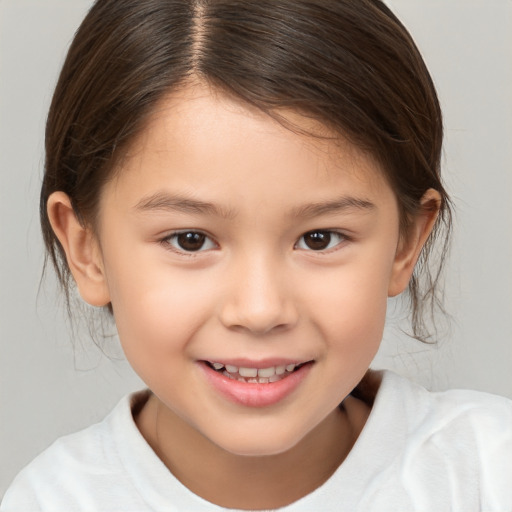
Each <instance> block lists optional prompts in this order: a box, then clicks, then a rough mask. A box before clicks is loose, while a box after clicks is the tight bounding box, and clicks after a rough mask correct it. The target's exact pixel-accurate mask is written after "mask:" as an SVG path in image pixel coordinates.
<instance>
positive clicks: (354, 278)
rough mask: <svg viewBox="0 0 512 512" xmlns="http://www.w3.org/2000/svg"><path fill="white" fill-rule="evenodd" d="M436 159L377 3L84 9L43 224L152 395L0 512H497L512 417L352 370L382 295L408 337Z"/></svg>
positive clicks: (46, 466) (429, 112) (441, 197)
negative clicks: (402, 307) (405, 307)
mask: <svg viewBox="0 0 512 512" xmlns="http://www.w3.org/2000/svg"><path fill="white" fill-rule="evenodd" d="M441 142H442V124H441V112H440V109H439V104H438V101H437V97H436V93H435V90H434V87H433V85H432V81H431V79H430V76H429V74H428V72H427V70H426V68H425V66H424V63H423V61H422V59H421V57H420V55H419V53H418V51H417V49H416V47H415V45H414V43H413V42H412V40H411V38H410V36H409V35H408V33H407V32H406V30H405V29H404V28H403V26H402V25H401V24H400V22H399V21H398V20H397V19H396V18H395V16H394V15H393V14H392V13H391V12H390V11H389V9H388V8H386V7H385V5H384V4H382V3H381V2H380V1H378V0H357V1H355V0H337V1H332V2H331V1H326V0H308V1H306V0H300V1H299V0H293V1H286V0H272V1H270V0H268V1H265V0H264V1H260V2H257V3H255V2H251V1H248V0H247V1H243V0H239V1H233V0H231V1H228V0H213V1H206V0H196V1H193V0H144V1H141V0H99V1H97V2H96V3H95V4H94V6H93V7H92V9H91V10H90V12H89V14H88V15H87V17H86V19H85V20H84V22H83V23H82V25H81V27H80V29H79V31H78V32H77V34H76V37H75V39H74V42H73V44H72V46H71V48H70V51H69V53H68V57H67V59H66V62H65V64H64V68H63V70H62V73H61V77H60V80H59V83H58V85H57V88H56V91H55V95H54V98H53V102H52V106H51V109H50V113H49V117H48V124H47V133H46V155H47V159H46V171H45V177H44V182H43V187H42V192H41V221H42V226H43V234H44V238H45V242H46V245H47V249H48V252H49V256H50V258H51V260H52V262H53V263H54V265H55V268H56V270H57V274H58V276H59V279H60V280H61V283H62V284H63V286H64V287H65V290H69V286H70V281H71V279H72V280H73V282H74V283H76V286H77V288H78V290H79V293H80V295H81V296H82V298H83V299H84V300H85V301H86V302H87V303H89V304H91V305H93V306H97V307H104V308H106V309H108V310H109V311H110V313H111V314H112V315H113V317H114V319H115V322H116V326H117V330H118V332H119V337H120V340H121V344H122V346H123V349H124V351H125V354H126V357H127V359H128V360H129V361H130V363H131V365H132V366H133V368H134V369H135V371H136V372H137V373H138V374H139V375H140V377H141V378H142V379H143V380H144V382H145V383H146V384H147V386H148V389H147V390H146V391H143V392H140V393H135V394H133V395H131V396H128V397H126V398H125V399H124V400H123V401H122V402H121V403H120V404H119V405H118V406H117V407H116V408H115V409H114V411H112V413H111V414H110V415H109V416H108V417H107V418H106V419H105V420H104V421H103V422H102V423H100V424H98V425H94V426H92V427H90V428H89V429H86V430H84V431H82V432H79V433H77V434H74V435H71V436H68V437H66V438H63V439H61V440H59V441H57V442H56V443H55V444H54V445H53V446H52V447H50V448H49V449H48V450H47V451H46V452H44V453H43V454H42V455H41V456H39V457H38V458H37V459H36V460H35V461H34V462H33V463H32V464H31V465H29V466H28V467H27V468H26V469H25V470H24V471H23V472H22V473H21V474H20V475H19V476H18V478H17V479H16V480H15V482H14V483H13V485H12V487H11V488H10V490H9V491H8V493H7V494H6V496H5V499H4V501H3V503H2V510H23V511H27V510H62V511H64V510H66V511H69V510H87V511H90V510H112V511H113V510H123V511H130V510H133V511H141V510H181V511H196V510H197V511H207V510H212V511H215V510H222V509H239V510H263V509H266V510H268V509H277V508H282V509H283V510H286V511H329V510H347V511H353V510H364V511H367V510H376V511H381V510H393V511H396V510H436V511H437V510H479V509H480V510H494V511H501V510H510V509H511V508H512V492H511V485H510V484H511V483H512V462H511V461H512V432H511V425H512V405H511V403H510V402H509V401H508V400H506V399H503V398H499V397H494V396H490V395H483V394H479V393H475V392H448V393H442V394H433V393H428V392H427V391H425V390H424V389H422V388H420V387H419V386H416V385H413V384H412V383H410V382H408V381H407V380H405V379H402V378H400V377H398V376H396V375H395V374H392V373H389V372H384V373H381V374H379V373H374V372H368V367H369V364H370V362H371V360H372V359H373V357H374V355H375V353H376V351H377V348H378V346H379V343H380V340H381V337H382V331H383V327H384V322H385V314H386V303H387V299H388V297H393V296H397V295H399V294H400V293H402V292H403V291H404V290H405V289H406V288H408V292H407V293H409V295H410V299H411V307H412V312H411V318H412V326H413V329H414V334H415V336H417V337H418V338H423V339H426V338H427V336H428V332H427V331H426V328H425V324H424V322H423V320H422V318H423V317H422V308H424V307H431V305H432V302H431V303H429V302H428V301H435V297H436V294H435V285H436V282H437V278H438V276H439V271H436V272H434V273H429V271H428V266H427V265H426V263H427V261H428V256H429V254H430V250H431V247H432V244H433V242H434V241H435V240H436V238H439V237H440V236H441V235H442V229H441V228H442V227H443V226H445V227H447V228H448V229H449V226H450V201H449V198H448V196H447V193H446V191H445V189H444V187H443V184H442V182H441V178H440V153H441ZM440 241H441V244H443V240H440ZM418 260H419V264H418V263H417V262H418ZM415 267H416V270H415Z"/></svg>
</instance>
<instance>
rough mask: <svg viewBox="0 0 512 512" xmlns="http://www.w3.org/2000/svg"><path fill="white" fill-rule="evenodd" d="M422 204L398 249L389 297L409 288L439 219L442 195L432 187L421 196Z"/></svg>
mask: <svg viewBox="0 0 512 512" xmlns="http://www.w3.org/2000/svg"><path fill="white" fill-rule="evenodd" d="M420 204H421V206H420V211H419V213H418V215H417V216H416V218H415V219H414V220H413V222H412V225H411V227H410V229H409V232H408V235H407V237H403V239H402V240H401V242H400V244H399V247H398V249H397V252H396V256H395V261H394V263H393V269H392V275H391V279H390V282H389V288H388V296H389V297H395V296H396V295H399V294H400V293H402V292H403V291H404V290H405V289H406V288H407V285H408V284H409V281H410V279H411V276H412V273H413V271H414V267H415V265H416V262H417V261H418V258H419V256H420V253H421V250H422V249H423V246H424V245H425V242H426V241H427V239H428V237H429V235H430V233H431V232H432V229H433V228H434V225H435V222H436V220H437V216H438V214H439V208H440V205H441V195H440V194H439V192H438V191H437V190H434V189H431V188H430V189H428V190H427V191H426V192H425V194H424V195H423V197H422V198H421V201H420Z"/></svg>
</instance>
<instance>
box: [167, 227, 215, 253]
mask: <svg viewBox="0 0 512 512" xmlns="http://www.w3.org/2000/svg"><path fill="white" fill-rule="evenodd" d="M164 242H166V243H168V244H169V245H171V246H172V247H173V249H174V250H176V251H178V252H199V251H205V250H208V249H213V248H214V247H215V243H214V242H213V241H212V240H211V239H210V238H209V237H208V236H206V235H205V234H204V233H201V232H199V231H182V232H181V233H175V234H174V235H171V236H170V237H168V238H166V239H165V240H164Z"/></svg>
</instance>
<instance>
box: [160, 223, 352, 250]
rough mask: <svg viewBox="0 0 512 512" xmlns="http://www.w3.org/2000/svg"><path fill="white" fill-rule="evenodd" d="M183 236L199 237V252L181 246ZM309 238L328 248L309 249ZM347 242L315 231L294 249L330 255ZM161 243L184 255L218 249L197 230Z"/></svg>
mask: <svg viewBox="0 0 512 512" xmlns="http://www.w3.org/2000/svg"><path fill="white" fill-rule="evenodd" d="M182 235H187V236H188V235H192V237H196V239H197V237H199V242H200V243H201V246H200V247H199V248H198V249H197V250H187V249H186V248H184V247H183V246H182V245H181V246H180V245H179V242H178V239H179V238H178V237H180V236H182ZM307 236H314V237H315V238H316V239H317V240H316V241H320V242H324V243H325V242H327V247H325V248H319V249H318V250H315V249H313V248H311V247H308V246H307V245H306V242H304V239H305V237H307ZM333 236H334V237H335V238H336V239H337V241H336V242H335V243H334V245H331V243H332V237H333ZM192 237H191V236H189V239H191V238H192ZM324 237H325V238H324ZM347 241H350V238H349V237H348V236H346V235H345V234H343V233H340V232H339V231H336V230H331V229H314V230H311V231H308V232H306V233H304V234H303V235H301V236H300V238H299V240H298V241H297V242H296V243H295V245H294V249H300V250H304V251H308V252H314V253H330V252H332V251H333V250H336V249H337V248H338V246H339V245H341V244H342V243H343V242H347ZM160 242H161V243H162V244H163V245H165V246H166V248H169V249H170V250H172V251H174V252H177V253H179V254H183V255H194V254H196V253H199V252H204V251H208V250H211V249H214V248H216V247H218V245H217V243H216V242H215V241H214V240H213V239H212V237H210V236H209V235H207V234H206V233H204V232H202V231H195V230H184V231H175V232H174V233H171V234H170V235H168V236H166V237H165V238H163V239H161V240H160ZM182 243H183V241H182ZM205 244H206V245H207V247H206V248H205V247H204V246H205ZM301 245H302V246H301ZM304 245H306V246H304Z"/></svg>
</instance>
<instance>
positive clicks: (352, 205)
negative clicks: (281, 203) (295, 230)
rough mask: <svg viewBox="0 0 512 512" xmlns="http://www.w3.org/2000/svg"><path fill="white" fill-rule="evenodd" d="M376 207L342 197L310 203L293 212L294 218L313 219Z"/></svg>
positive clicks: (365, 201)
mask: <svg viewBox="0 0 512 512" xmlns="http://www.w3.org/2000/svg"><path fill="white" fill-rule="evenodd" d="M376 208H377V207H376V206H375V204H374V203H372V202H371V201H369V200H367V199H362V198H357V197H351V196H343V197H340V198H338V199H335V200H333V201H326V202H318V203H312V204H308V205H305V206H301V207H299V208H296V209H295V210H293V213H292V214H293V215H294V216H295V217H306V218H313V217H319V216H321V215H326V214H329V213H343V212H346V211H351V210H353V211H358V210H359V211H371V210H375V209H376Z"/></svg>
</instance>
